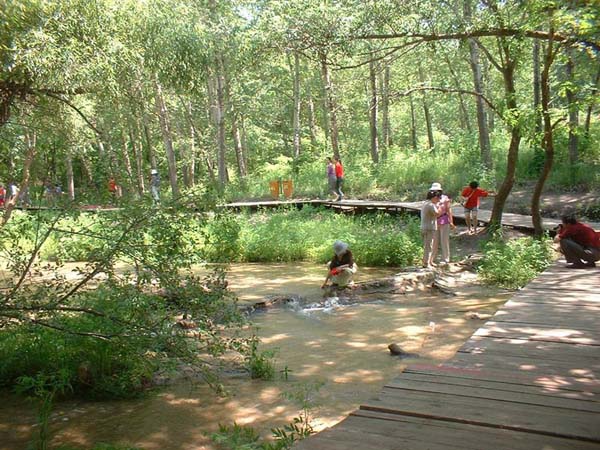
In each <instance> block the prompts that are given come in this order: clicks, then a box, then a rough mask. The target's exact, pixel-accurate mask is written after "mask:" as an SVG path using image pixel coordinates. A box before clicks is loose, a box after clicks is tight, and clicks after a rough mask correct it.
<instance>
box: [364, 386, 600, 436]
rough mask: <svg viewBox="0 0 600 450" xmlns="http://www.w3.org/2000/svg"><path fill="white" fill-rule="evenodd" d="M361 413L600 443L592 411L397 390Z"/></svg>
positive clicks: (368, 405)
mask: <svg viewBox="0 0 600 450" xmlns="http://www.w3.org/2000/svg"><path fill="white" fill-rule="evenodd" d="M360 409H361V410H363V409H364V410H371V411H380V412H386V413H392V414H403V415H412V416H416V417H426V418H432V419H438V420H448V421H451V422H459V423H469V424H473V425H481V426H490V427H498V428H505V429H510V430H516V431H525V432H534V433H538V434H545V435H548V436H557V437H564V438H571V439H580V440H586V441H591V442H598V443H600V427H599V426H598V414H596V413H592V412H588V411H576V410H572V409H563V408H556V407H547V406H540V405H529V404H523V403H515V402H509V401H502V400H491V399H479V398H470V397H462V396H456V395H452V394H442V393H428V392H418V391H413V392H411V394H410V396H407V395H403V394H402V393H398V392H397V391H396V390H393V389H384V392H383V394H382V395H381V396H379V397H378V398H376V399H374V400H371V401H370V402H368V403H367V404H365V405H361V407H360Z"/></svg>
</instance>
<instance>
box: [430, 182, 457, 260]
mask: <svg viewBox="0 0 600 450" xmlns="http://www.w3.org/2000/svg"><path fill="white" fill-rule="evenodd" d="M429 190H430V191H433V192H436V193H437V194H438V196H439V198H440V201H439V203H438V204H437V207H438V210H439V211H438V212H439V214H440V215H439V216H438V218H437V231H436V233H435V237H434V242H433V248H432V249H431V260H432V261H435V258H436V257H437V253H438V245H440V246H441V247H442V263H444V264H448V263H449V262H450V228H455V226H454V218H453V217H452V208H451V205H450V203H451V201H450V197H448V196H447V195H445V194H444V192H443V190H442V185H441V184H440V183H433V184H432V185H431V187H430V188H429Z"/></svg>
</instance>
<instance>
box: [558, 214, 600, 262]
mask: <svg viewBox="0 0 600 450" xmlns="http://www.w3.org/2000/svg"><path fill="white" fill-rule="evenodd" d="M554 242H558V243H559V244H560V251H561V252H562V253H563V254H564V255H565V259H566V260H567V267H569V268H571V269H581V268H584V267H596V261H598V260H600V233H599V232H596V231H594V229H593V228H592V227H590V226H588V225H585V224H583V223H581V222H578V221H577V218H576V217H575V216H574V215H572V214H571V215H565V216H563V217H562V225H559V230H558V234H557V235H556V237H555V238H554Z"/></svg>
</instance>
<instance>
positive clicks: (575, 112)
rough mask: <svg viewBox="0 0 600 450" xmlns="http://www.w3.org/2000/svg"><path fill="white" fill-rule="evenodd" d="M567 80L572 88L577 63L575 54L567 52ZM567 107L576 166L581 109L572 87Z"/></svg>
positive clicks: (571, 149)
mask: <svg viewBox="0 0 600 450" xmlns="http://www.w3.org/2000/svg"><path fill="white" fill-rule="evenodd" d="M565 69H566V72H567V80H568V81H569V83H570V86H574V84H575V74H574V72H575V62H574V61H573V54H572V52H571V51H567V64H566V67H565ZM567 107H568V109H569V162H570V163H571V164H576V163H577V162H578V161H579V152H578V150H577V127H578V126H579V109H578V106H577V99H576V96H575V91H574V89H572V88H571V87H567Z"/></svg>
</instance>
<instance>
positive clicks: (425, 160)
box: [0, 0, 600, 227]
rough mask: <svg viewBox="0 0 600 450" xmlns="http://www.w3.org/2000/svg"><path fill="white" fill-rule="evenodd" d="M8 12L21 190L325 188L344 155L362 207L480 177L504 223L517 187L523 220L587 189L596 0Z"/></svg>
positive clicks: (10, 97) (12, 169) (193, 4)
mask: <svg viewBox="0 0 600 450" xmlns="http://www.w3.org/2000/svg"><path fill="white" fill-rule="evenodd" d="M2 3H3V5H2V8H1V10H2V13H1V14H2V21H1V22H2V25H1V27H2V31H1V34H0V39H1V46H0V55H1V59H2V72H1V77H0V93H1V94H0V100H1V102H2V104H1V106H0V127H1V128H0V138H1V139H0V148H1V150H2V151H1V159H2V165H1V166H0V181H2V182H4V184H6V183H9V182H11V181H14V182H15V183H16V184H17V185H19V186H20V188H21V189H22V190H23V189H24V188H26V187H27V186H30V188H31V193H32V196H33V197H35V194H37V195H38V196H40V195H41V192H42V186H43V185H44V184H52V185H55V184H58V185H60V186H61V188H62V189H63V190H64V192H65V195H66V196H68V198H69V199H71V200H76V201H79V202H100V201H102V200H103V199H104V200H106V197H107V195H108V191H107V187H106V186H107V183H108V180H109V179H110V178H111V177H114V179H115V180H116V182H117V183H118V185H119V186H120V188H121V189H122V192H123V196H124V197H126V198H129V199H132V198H135V197H144V196H145V195H147V196H149V194H147V192H148V191H149V186H148V184H149V177H150V170H151V169H155V170H158V172H159V173H160V174H161V175H162V177H163V185H164V186H165V187H170V193H171V194H172V197H173V198H179V197H180V196H184V195H185V193H186V192H190V191H193V190H194V189H196V190H197V189H205V188H206V187H211V188H216V189H217V192H219V193H221V194H224V195H225V196H226V198H232V197H237V198H240V197H261V196H265V195H267V194H268V182H269V180H272V179H281V178H284V179H292V180H294V182H295V183H294V185H295V189H296V192H297V193H298V194H299V195H301V194H305V195H321V194H323V192H324V189H325V188H324V184H325V183H324V182H323V179H324V175H323V173H324V157H325V156H331V155H336V156H337V155H339V156H341V157H342V159H343V160H344V162H345V164H346V166H347V168H348V169H347V171H348V176H349V178H348V180H349V183H348V189H350V192H351V194H354V195H356V196H367V195H370V196H380V197H390V196H402V195H404V194H406V192H414V191H417V192H418V191H419V189H421V190H422V188H423V187H424V186H425V185H426V184H427V183H431V181H432V180H436V179H437V180H443V181H444V184H445V185H447V186H449V187H450V188H451V190H458V189H459V188H460V187H461V186H462V185H464V184H465V183H467V182H468V180H469V179H471V178H472V179H480V180H483V181H484V182H487V183H488V184H491V185H493V186H494V187H496V188H497V190H498V197H497V199H496V203H495V207H494V212H493V213H494V221H496V222H498V221H499V220H500V218H501V215H502V210H503V207H504V202H505V201H506V198H507V197H508V196H509V193H510V191H511V189H512V188H513V186H514V184H515V183H519V182H525V181H530V182H531V185H532V188H531V189H532V191H533V193H534V195H533V200H532V208H533V209H532V211H533V216H534V220H535V218H536V209H539V208H537V206H539V205H538V204H539V195H540V194H541V192H542V191H543V188H544V185H545V183H546V181H547V180H548V179H550V180H551V182H552V184H553V185H555V186H559V187H572V186H583V187H584V188H587V189H590V188H592V187H597V186H598V183H599V182H600V180H599V175H598V173H599V171H598V158H599V153H598V148H597V146H596V145H594V142H597V141H598V133H599V131H598V120H597V98H598V95H597V89H598V82H599V77H600V64H598V60H597V56H598V51H599V39H600V37H599V36H600V31H599V28H598V27H599V26H598V24H599V23H600V21H599V18H598V15H599V14H600V13H599V9H598V8H597V4H594V2H592V1H590V2H586V1H569V2H562V1H561V2H557V1H547V0H540V1H526V2H522V1H508V2H505V1H481V2H476V1H471V0H461V1H436V2H423V1H409V2H394V1H385V0H376V1H372V2H353V1H340V2H332V1H311V0H302V1H294V2H285V1H283V2H281V1H260V0H259V1H229V0H227V1H220V0H208V1H198V0H190V1H170V0H149V1H143V2H141V1H133V0H131V1H111V0H94V1H89V0H68V1H52V2H46V1H34V0H29V1H28V0H20V1H9V0H3V2H2ZM553 167H554V170H553ZM590 169H591V170H590ZM533 185H535V186H533ZM166 190H167V189H164V188H163V191H166ZM538 227H539V218H538Z"/></svg>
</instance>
